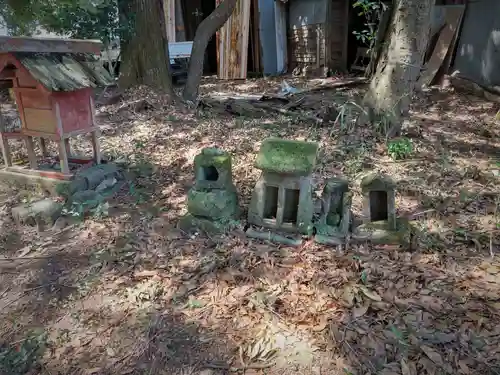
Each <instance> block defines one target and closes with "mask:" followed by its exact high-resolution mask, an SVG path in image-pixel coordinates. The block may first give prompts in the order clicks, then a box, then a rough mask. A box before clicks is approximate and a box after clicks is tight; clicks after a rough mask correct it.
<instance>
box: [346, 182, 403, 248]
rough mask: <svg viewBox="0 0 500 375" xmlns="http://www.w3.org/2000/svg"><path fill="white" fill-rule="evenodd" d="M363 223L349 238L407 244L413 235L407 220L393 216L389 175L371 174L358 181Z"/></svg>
mask: <svg viewBox="0 0 500 375" xmlns="http://www.w3.org/2000/svg"><path fill="white" fill-rule="evenodd" d="M361 191H362V194H363V224H362V225H360V226H358V227H357V228H355V229H354V231H353V233H352V239H353V240H355V241H370V242H372V243H375V244H386V245H398V244H400V245H407V244H408V243H410V241H411V238H412V226H411V224H410V223H409V222H408V220H406V219H403V218H396V203H395V196H396V184H395V182H394V181H393V180H392V179H391V178H389V177H388V176H385V175H382V174H378V173H370V174H368V175H366V176H365V177H363V179H362V180H361Z"/></svg>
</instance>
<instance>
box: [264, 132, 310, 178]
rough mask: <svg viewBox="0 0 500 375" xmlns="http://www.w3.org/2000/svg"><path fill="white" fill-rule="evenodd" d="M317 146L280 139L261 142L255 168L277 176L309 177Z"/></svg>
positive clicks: (268, 139)
mask: <svg viewBox="0 0 500 375" xmlns="http://www.w3.org/2000/svg"><path fill="white" fill-rule="evenodd" d="M317 153H318V144H317V143H313V142H303V141H294V140H289V139H281V138H267V139H265V140H264V141H263V142H262V145H261V147H260V151H259V154H258V155H257V159H256V160H255V168H257V169H260V170H263V171H266V172H273V173H278V174H289V175H295V176H307V175H310V174H311V173H312V171H313V169H314V167H315V166H316V154H317Z"/></svg>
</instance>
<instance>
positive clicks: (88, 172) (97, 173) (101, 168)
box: [70, 163, 123, 194]
mask: <svg viewBox="0 0 500 375" xmlns="http://www.w3.org/2000/svg"><path fill="white" fill-rule="evenodd" d="M122 177H123V176H122V173H121V171H120V169H119V167H118V166H117V165H116V164H114V163H107V164H98V165H94V166H93V167H90V168H86V169H84V170H82V171H80V172H78V173H77V174H76V175H75V178H74V179H73V181H72V182H71V185H70V194H74V193H75V192H77V191H82V190H92V189H95V188H96V187H97V186H99V184H101V183H102V182H103V181H104V180H106V179H108V178H116V179H117V180H121V179H122Z"/></svg>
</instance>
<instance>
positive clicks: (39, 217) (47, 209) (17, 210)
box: [12, 198, 63, 225]
mask: <svg viewBox="0 0 500 375" xmlns="http://www.w3.org/2000/svg"><path fill="white" fill-rule="evenodd" d="M62 209H63V205H62V204H61V203H59V202H56V201H54V200H52V199H49V198H47V199H42V200H39V201H36V202H32V203H28V204H23V205H20V206H17V207H14V208H12V217H13V218H14V220H15V221H16V222H17V223H19V224H29V225H35V224H39V223H43V224H46V225H53V224H54V222H55V221H56V220H57V219H58V218H59V216H61V212H62Z"/></svg>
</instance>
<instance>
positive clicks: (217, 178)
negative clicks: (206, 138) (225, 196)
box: [194, 147, 233, 190]
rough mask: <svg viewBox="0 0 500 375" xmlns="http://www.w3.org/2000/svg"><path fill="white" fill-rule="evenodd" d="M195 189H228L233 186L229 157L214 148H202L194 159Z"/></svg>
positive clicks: (227, 154)
mask: <svg viewBox="0 0 500 375" xmlns="http://www.w3.org/2000/svg"><path fill="white" fill-rule="evenodd" d="M194 173H195V181H196V183H195V188H196V189H197V190H202V189H230V188H231V186H233V177H232V165H231V155H230V154H229V153H227V152H225V151H223V150H221V149H218V148H214V147H207V148H204V149H203V150H202V151H201V153H200V154H198V155H196V157H195V158H194Z"/></svg>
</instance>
